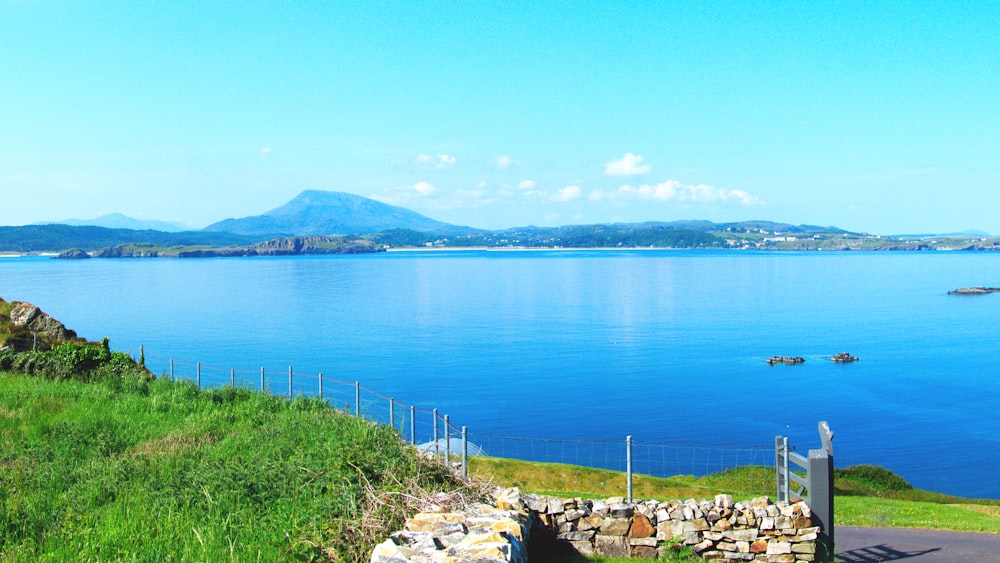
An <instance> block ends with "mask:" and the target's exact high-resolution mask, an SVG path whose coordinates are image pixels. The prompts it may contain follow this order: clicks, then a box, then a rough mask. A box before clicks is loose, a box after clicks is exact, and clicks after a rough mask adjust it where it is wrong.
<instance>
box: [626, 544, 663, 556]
mask: <svg viewBox="0 0 1000 563" xmlns="http://www.w3.org/2000/svg"><path fill="white" fill-rule="evenodd" d="M659 556H660V554H659V553H657V551H656V548H655V547H648V546H645V545H640V546H638V547H633V548H632V559H656V558H658V557H659Z"/></svg>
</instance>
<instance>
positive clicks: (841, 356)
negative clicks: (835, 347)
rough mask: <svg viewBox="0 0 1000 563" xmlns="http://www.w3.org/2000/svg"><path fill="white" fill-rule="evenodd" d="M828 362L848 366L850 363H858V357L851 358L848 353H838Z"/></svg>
mask: <svg viewBox="0 0 1000 563" xmlns="http://www.w3.org/2000/svg"><path fill="white" fill-rule="evenodd" d="M830 361H831V362H836V363H838V364H849V363H851V362H856V361H858V357H857V356H852V355H851V354H850V353H848V352H838V353H836V354H834V355H833V357H832V358H830Z"/></svg>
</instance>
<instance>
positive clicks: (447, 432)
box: [444, 415, 451, 467]
mask: <svg viewBox="0 0 1000 563" xmlns="http://www.w3.org/2000/svg"><path fill="white" fill-rule="evenodd" d="M444 466H445V467H450V466H451V423H450V422H448V415H444Z"/></svg>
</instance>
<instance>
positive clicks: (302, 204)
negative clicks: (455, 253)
mask: <svg viewBox="0 0 1000 563" xmlns="http://www.w3.org/2000/svg"><path fill="white" fill-rule="evenodd" d="M452 228H453V226H452V225H449V224H447V223H442V222H440V221H435V220H434V219H431V218H429V217H425V216H424V215H421V214H419V213H416V212H414V211H410V210H409V209H404V208H402V207H396V206H394V205H388V204H385V203H382V202H380V201H376V200H374V199H370V198H367V197H363V196H359V195H356V194H350V193H345V192H329V191H322V190H305V191H303V192H301V193H300V194H299V195H297V196H295V197H294V198H292V200H291V201H289V202H288V203H286V204H285V205H282V206H281V207H277V208H275V209H272V210H270V211H268V212H266V213H264V214H263V215H257V216H254V217H245V218H243V219H226V220H225V221H219V222H218V223H214V224H212V225H209V226H208V227H205V230H206V231H226V232H231V233H237V234H279V233H280V234H292V235H336V234H341V235H343V234H366V233H377V232H380V231H386V230H389V229H411V230H414V231H424V232H428V231H439V230H448V229H452Z"/></svg>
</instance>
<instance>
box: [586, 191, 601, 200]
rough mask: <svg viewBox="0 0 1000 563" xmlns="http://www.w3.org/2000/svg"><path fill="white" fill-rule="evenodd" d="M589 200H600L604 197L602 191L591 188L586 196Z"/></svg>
mask: <svg viewBox="0 0 1000 563" xmlns="http://www.w3.org/2000/svg"><path fill="white" fill-rule="evenodd" d="M587 199H589V200H590V201H601V200H603V199H604V192H603V191H601V190H592V191H591V192H590V195H588V196H587Z"/></svg>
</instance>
